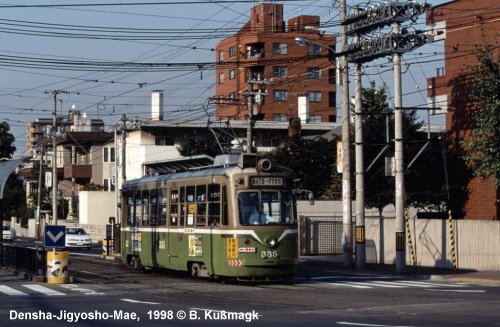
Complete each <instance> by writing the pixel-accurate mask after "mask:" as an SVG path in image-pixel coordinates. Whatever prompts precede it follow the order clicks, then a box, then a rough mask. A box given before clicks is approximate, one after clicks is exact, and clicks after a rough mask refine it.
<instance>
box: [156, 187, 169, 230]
mask: <svg viewBox="0 0 500 327" xmlns="http://www.w3.org/2000/svg"><path fill="white" fill-rule="evenodd" d="M158 195H159V208H158V214H159V215H160V220H159V222H158V226H166V225H167V189H164V188H162V189H160V190H159V194H158Z"/></svg>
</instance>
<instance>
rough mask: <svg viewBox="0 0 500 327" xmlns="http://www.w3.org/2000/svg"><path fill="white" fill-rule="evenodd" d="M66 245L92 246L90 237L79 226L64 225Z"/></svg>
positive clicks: (77, 246)
mask: <svg viewBox="0 0 500 327" xmlns="http://www.w3.org/2000/svg"><path fill="white" fill-rule="evenodd" d="M66 247H68V248H87V249H89V250H90V249H91V248H92V238H91V237H90V235H89V234H88V233H87V232H86V231H85V229H83V228H80V227H66Z"/></svg>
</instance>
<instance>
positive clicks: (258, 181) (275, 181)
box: [250, 176, 283, 186]
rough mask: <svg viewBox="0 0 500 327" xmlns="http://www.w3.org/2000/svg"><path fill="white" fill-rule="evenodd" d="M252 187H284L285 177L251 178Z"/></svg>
mask: <svg viewBox="0 0 500 327" xmlns="http://www.w3.org/2000/svg"><path fill="white" fill-rule="evenodd" d="M250 185H252V186H283V177H257V176H254V177H251V178H250Z"/></svg>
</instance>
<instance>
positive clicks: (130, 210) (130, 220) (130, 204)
mask: <svg viewBox="0 0 500 327" xmlns="http://www.w3.org/2000/svg"><path fill="white" fill-rule="evenodd" d="M134 209H135V206H134V193H133V192H130V191H129V192H127V225H129V226H134V215H135V211H134Z"/></svg>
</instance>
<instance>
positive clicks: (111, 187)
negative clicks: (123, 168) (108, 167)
mask: <svg viewBox="0 0 500 327" xmlns="http://www.w3.org/2000/svg"><path fill="white" fill-rule="evenodd" d="M103 183H104V189H105V190H106V191H110V192H114V191H115V184H114V183H113V179H111V178H104V179H103Z"/></svg>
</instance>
